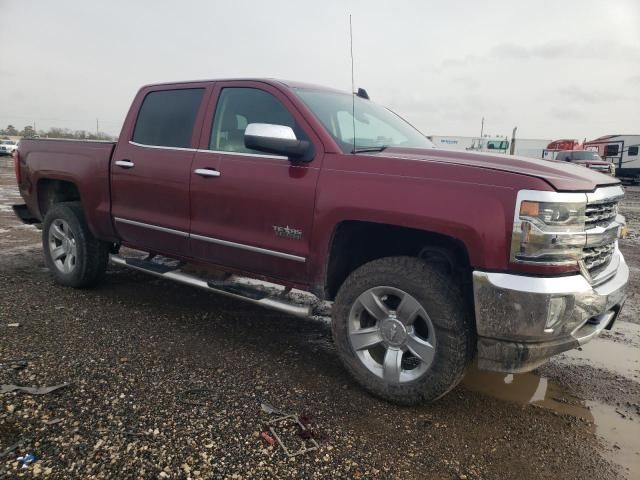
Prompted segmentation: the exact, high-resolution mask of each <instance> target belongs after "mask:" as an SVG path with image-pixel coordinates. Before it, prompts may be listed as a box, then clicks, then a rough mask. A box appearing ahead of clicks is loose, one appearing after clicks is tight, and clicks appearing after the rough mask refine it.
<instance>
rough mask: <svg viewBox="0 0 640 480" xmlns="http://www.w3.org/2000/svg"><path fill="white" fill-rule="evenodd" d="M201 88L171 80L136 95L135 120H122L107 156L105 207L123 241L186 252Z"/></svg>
mask: <svg viewBox="0 0 640 480" xmlns="http://www.w3.org/2000/svg"><path fill="white" fill-rule="evenodd" d="M205 91H206V88H205V87H202V88H176V87H174V86H171V87H169V89H166V87H165V89H162V90H156V91H148V92H144V91H143V92H141V93H140V94H139V96H138V98H136V101H137V102H136V103H134V105H133V106H132V111H135V110H136V106H138V107H139V111H138V112H137V113H138V114H137V118H136V119H135V124H133V125H128V126H125V128H124V129H123V136H125V135H126V138H123V139H120V141H119V142H118V145H117V147H116V150H115V152H114V155H113V157H112V160H111V161H112V165H111V199H112V204H111V211H112V216H113V218H114V223H115V227H116V230H117V232H118V236H119V237H120V238H121V239H122V240H123V242H124V243H126V244H129V245H131V246H134V247H136V248H140V249H143V250H148V251H157V252H163V253H174V254H178V255H184V256H186V255H188V253H189V251H188V248H189V221H190V218H189V217H190V208H189V202H190V199H189V181H190V178H191V163H192V161H193V157H194V155H195V151H196V149H195V148H194V147H195V146H197V141H198V138H199V134H200V129H199V128H198V125H200V124H201V117H202V115H203V114H204V108H205V105H204V103H205ZM201 110H202V112H201ZM131 117H134V115H131V114H130V115H129V118H131Z"/></svg>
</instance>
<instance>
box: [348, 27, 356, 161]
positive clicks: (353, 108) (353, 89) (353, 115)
mask: <svg viewBox="0 0 640 480" xmlns="http://www.w3.org/2000/svg"><path fill="white" fill-rule="evenodd" d="M349 42H350V46H351V118H352V120H353V152H351V153H356V84H355V80H354V77H353V27H352V25H351V14H349Z"/></svg>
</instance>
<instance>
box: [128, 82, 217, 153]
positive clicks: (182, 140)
mask: <svg viewBox="0 0 640 480" xmlns="http://www.w3.org/2000/svg"><path fill="white" fill-rule="evenodd" d="M203 93H204V89H203V88H187V89H180V90H161V91H157V92H151V93H148V94H147V95H146V96H145V97H144V101H143V102H142V106H141V107H140V111H139V112H138V118H137V120H136V126H135V129H134V130H133V137H132V139H131V140H132V141H134V142H136V143H140V144H143V145H154V146H161V147H177V148H189V147H191V136H192V134H193V126H194V124H195V121H196V115H197V114H198V109H199V108H200V103H201V102H202V95H203Z"/></svg>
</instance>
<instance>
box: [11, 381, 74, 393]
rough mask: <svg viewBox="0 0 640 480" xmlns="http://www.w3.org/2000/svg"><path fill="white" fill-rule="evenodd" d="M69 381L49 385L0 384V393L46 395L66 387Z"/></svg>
mask: <svg viewBox="0 0 640 480" xmlns="http://www.w3.org/2000/svg"><path fill="white" fill-rule="evenodd" d="M69 385H71V384H70V383H61V384H60V385H52V386H50V387H24V386H22V385H8V384H5V385H0V393H10V392H23V393H28V394H29V395H46V394H48V393H51V392H53V391H55V390H58V389H60V388H64V387H68V386H69Z"/></svg>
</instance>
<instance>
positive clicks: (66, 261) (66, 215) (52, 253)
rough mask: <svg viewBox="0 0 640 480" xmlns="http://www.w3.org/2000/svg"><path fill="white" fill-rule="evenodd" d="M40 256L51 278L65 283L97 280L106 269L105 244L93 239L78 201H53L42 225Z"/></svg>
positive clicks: (85, 283) (80, 284)
mask: <svg viewBox="0 0 640 480" xmlns="http://www.w3.org/2000/svg"><path fill="white" fill-rule="evenodd" d="M42 247H43V249H44V258H45V262H46V264H47V267H49V270H50V271H51V273H52V274H53V278H54V280H55V281H56V282H57V283H59V284H61V285H65V286H68V287H74V288H83V287H89V286H92V285H95V284H96V283H98V282H99V281H100V280H101V279H102V277H103V276H104V273H105V271H106V269H107V262H108V260H109V244H108V243H107V242H102V241H100V240H98V239H96V238H95V237H94V236H93V234H92V233H91V231H90V230H89V227H88V226H87V222H86V220H85V217H84V212H83V211H82V207H81V206H80V204H79V203H78V202H66V203H58V204H55V205H53V206H52V207H51V208H50V209H49V211H48V212H47V215H46V216H45V219H44V222H43V227H42Z"/></svg>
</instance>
